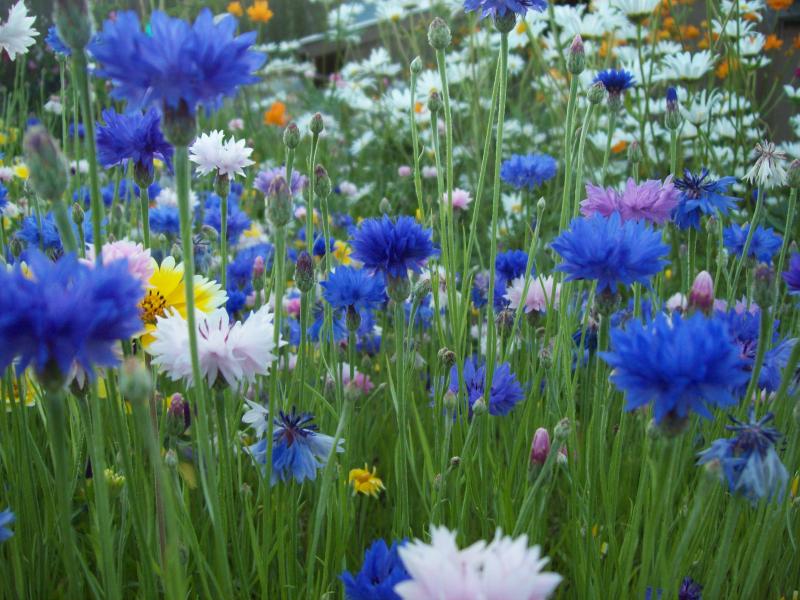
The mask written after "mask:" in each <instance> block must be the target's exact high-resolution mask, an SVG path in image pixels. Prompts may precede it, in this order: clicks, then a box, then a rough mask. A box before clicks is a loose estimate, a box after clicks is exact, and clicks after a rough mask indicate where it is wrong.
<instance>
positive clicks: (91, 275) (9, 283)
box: [0, 250, 144, 382]
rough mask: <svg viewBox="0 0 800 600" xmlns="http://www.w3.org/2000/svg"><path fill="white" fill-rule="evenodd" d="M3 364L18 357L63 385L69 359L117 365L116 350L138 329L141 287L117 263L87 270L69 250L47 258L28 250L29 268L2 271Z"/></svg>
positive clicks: (82, 363)
mask: <svg viewBox="0 0 800 600" xmlns="http://www.w3.org/2000/svg"><path fill="white" fill-rule="evenodd" d="M0 289H2V290H3V293H2V294H0V369H5V368H6V367H7V366H8V365H9V364H11V363H12V361H14V360H15V359H18V361H19V362H18V363H17V364H18V368H19V370H20V372H22V370H24V369H25V367H27V366H28V365H32V366H33V368H34V369H35V370H36V372H37V374H38V375H39V376H40V377H45V378H48V379H52V380H54V381H57V382H63V378H64V377H66V375H67V374H68V373H69V372H70V369H71V368H72V366H73V364H74V363H76V362H77V363H78V365H79V366H80V367H81V368H83V370H85V371H86V372H88V373H91V372H92V369H93V366H94V365H98V366H114V365H116V364H118V363H119V359H118V357H117V354H116V353H115V352H114V348H115V346H116V345H117V343H118V342H119V341H122V340H128V339H130V338H131V337H132V336H134V335H135V334H137V333H138V332H139V331H141V329H142V321H141V320H140V318H139V306H138V305H139V301H140V300H141V299H142V296H143V295H144V287H143V286H142V284H141V282H139V281H137V280H136V279H134V278H133V277H131V276H130V274H129V273H128V265H127V264H126V263H125V262H124V261H117V262H114V263H111V264H109V265H107V266H102V267H96V268H94V269H90V268H89V267H87V266H86V265H83V264H81V263H80V262H79V261H78V259H77V258H76V257H75V255H73V254H68V255H66V256H64V257H62V258H61V259H60V260H58V261H57V262H51V261H50V260H48V259H47V258H46V257H45V256H44V255H43V254H41V253H39V252H38V251H37V250H30V251H29V252H28V256H27V269H26V270H23V268H22V266H21V265H17V266H16V267H15V268H14V269H13V270H11V271H6V270H5V269H0Z"/></svg>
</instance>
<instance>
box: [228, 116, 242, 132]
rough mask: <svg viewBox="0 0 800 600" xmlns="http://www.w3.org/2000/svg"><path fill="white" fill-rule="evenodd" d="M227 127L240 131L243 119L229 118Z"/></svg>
mask: <svg viewBox="0 0 800 600" xmlns="http://www.w3.org/2000/svg"><path fill="white" fill-rule="evenodd" d="M228 129H230V130H231V131H241V130H242V129H244V119H231V120H230V121H228Z"/></svg>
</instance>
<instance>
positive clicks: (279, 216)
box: [266, 175, 292, 227]
mask: <svg viewBox="0 0 800 600" xmlns="http://www.w3.org/2000/svg"><path fill="white" fill-rule="evenodd" d="M266 200H267V214H268V215H269V220H270V221H271V222H272V224H273V225H275V227H285V226H286V224H287V223H288V222H289V221H290V220H291V219H292V192H291V190H290V189H289V185H288V184H287V183H286V179H285V178H284V177H283V176H282V175H279V176H278V177H276V178H275V179H274V180H273V182H272V184H271V185H270V189H269V193H268V194H267V198H266Z"/></svg>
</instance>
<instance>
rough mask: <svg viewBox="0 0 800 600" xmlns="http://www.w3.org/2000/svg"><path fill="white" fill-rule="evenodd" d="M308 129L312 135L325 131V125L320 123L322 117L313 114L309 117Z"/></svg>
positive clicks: (318, 114)
mask: <svg viewBox="0 0 800 600" xmlns="http://www.w3.org/2000/svg"><path fill="white" fill-rule="evenodd" d="M308 129H309V130H310V131H311V133H312V134H313V135H319V134H321V133H322V131H323V129H325V123H324V122H323V121H322V115H321V114H320V113H315V114H314V116H313V117H311V123H310V124H309V125H308Z"/></svg>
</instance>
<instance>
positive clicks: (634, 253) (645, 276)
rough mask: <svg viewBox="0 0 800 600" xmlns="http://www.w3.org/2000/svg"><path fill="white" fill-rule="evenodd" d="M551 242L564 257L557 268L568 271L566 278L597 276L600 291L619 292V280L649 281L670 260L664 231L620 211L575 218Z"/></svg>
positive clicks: (629, 282) (624, 281)
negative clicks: (630, 217)
mask: <svg viewBox="0 0 800 600" xmlns="http://www.w3.org/2000/svg"><path fill="white" fill-rule="evenodd" d="M550 246H551V247H552V248H553V250H555V251H556V252H558V254H559V255H560V256H561V258H562V259H563V260H564V262H562V263H561V264H560V265H558V266H557V267H556V269H557V270H558V271H563V272H564V273H567V281H573V280H576V279H590V280H591V279H596V280H597V291H598V292H602V291H604V290H608V291H610V292H616V289H617V286H618V285H619V284H622V285H625V286H628V285H631V284H633V283H641V284H643V285H648V284H649V281H650V277H652V276H653V275H655V274H656V273H658V272H659V271H661V269H663V268H664V267H665V266H666V265H667V264H669V261H667V260H665V259H664V258H663V257H664V256H666V255H667V254H668V252H669V248H668V247H667V246H666V244H664V243H662V242H661V234H660V233H659V232H658V231H655V230H653V229H650V228H649V227H648V226H647V225H646V224H645V223H644V222H643V221H633V220H631V221H625V222H624V223H623V222H622V220H621V218H620V216H619V213H613V214H612V215H611V216H610V217H604V216H602V215H600V214H595V215H594V216H592V217H578V218H575V219H573V220H572V222H571V223H570V226H569V230H568V231H565V232H563V233H562V234H561V235H560V236H558V237H557V238H556V239H555V240H554V241H553V242H552V243H551V244H550Z"/></svg>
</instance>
